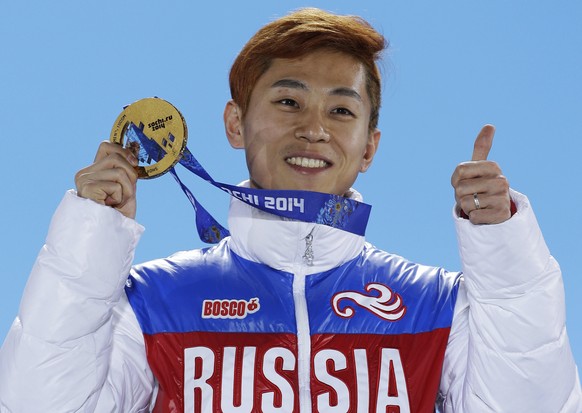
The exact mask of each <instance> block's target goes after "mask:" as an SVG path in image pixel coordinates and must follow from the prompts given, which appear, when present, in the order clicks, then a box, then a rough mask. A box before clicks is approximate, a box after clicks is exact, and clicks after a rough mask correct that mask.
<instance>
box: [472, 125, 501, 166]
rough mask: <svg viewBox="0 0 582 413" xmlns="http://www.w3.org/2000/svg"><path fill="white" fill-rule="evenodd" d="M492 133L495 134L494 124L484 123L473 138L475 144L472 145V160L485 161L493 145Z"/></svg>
mask: <svg viewBox="0 0 582 413" xmlns="http://www.w3.org/2000/svg"><path fill="white" fill-rule="evenodd" d="M493 135H495V126H493V125H485V126H483V129H481V132H479V135H477V138H476V139H475V145H474V146H473V157H472V158H471V160H472V161H485V160H487V156H488V155H489V151H490V150H491V146H492V145H493Z"/></svg>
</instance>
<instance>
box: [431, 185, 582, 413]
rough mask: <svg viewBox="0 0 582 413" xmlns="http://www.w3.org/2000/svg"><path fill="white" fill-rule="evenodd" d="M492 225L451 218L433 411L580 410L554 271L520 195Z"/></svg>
mask: <svg viewBox="0 0 582 413" xmlns="http://www.w3.org/2000/svg"><path fill="white" fill-rule="evenodd" d="M511 197H512V199H513V200H514V202H515V203H516V205H517V209H518V211H517V213H516V214H515V215H514V216H513V217H512V218H511V219H509V220H508V221H506V222H504V223H502V224H498V225H473V224H471V223H470V222H469V221H468V220H465V219H462V218H456V229H457V237H458V241H459V251H460V256H461V263H462V269H463V273H464V280H463V282H462V284H461V287H460V290H459V294H458V299H457V303H456V306H455V316H454V319H453V326H452V328H451V335H450V337H449V344H448V346H447V351H446V354H445V362H444V365H443V373H442V378H441V387H440V404H441V411H443V412H446V413H452V412H456V413H459V412H496V413H499V412H512V413H518V412H556V413H580V412H582V392H581V390H580V382H579V376H578V372H577V369H576V364H575V361H574V358H573V355H572V352H571V349H570V344H569V341H568V335H567V332H566V325H565V304H564V288H563V283H562V276H561V273H560V268H559V266H558V263H557V262H556V261H555V259H554V258H553V257H552V256H551V255H550V252H549V250H548V248H547V246H546V244H545V242H544V239H543V236H542V234H541V231H540V228H539V226H538V224H537V221H536V219H535V216H534V214H533V211H532V209H531V207H530V205H529V202H528V200H527V198H526V197H525V196H524V195H522V194H519V193H517V192H515V191H512V192H511Z"/></svg>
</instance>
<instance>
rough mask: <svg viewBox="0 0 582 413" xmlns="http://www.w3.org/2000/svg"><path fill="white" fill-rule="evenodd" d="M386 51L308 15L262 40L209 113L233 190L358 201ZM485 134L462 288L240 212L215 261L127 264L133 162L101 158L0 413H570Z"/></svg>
mask: <svg viewBox="0 0 582 413" xmlns="http://www.w3.org/2000/svg"><path fill="white" fill-rule="evenodd" d="M384 47H385V42H384V39H383V37H382V36H381V35H379V34H378V33H377V32H376V31H375V30H373V29H372V28H371V27H370V26H369V25H368V24H367V23H366V22H364V21H362V20H360V19H358V18H353V17H346V16H336V15H332V14H329V13H325V12H322V11H319V10H315V9H307V10H303V11H298V12H296V13H292V14H290V15H289V16H286V17H284V18H282V19H279V20H277V21H275V22H273V23H271V24H269V25H267V26H265V27H264V28H262V29H261V30H260V31H259V32H258V33H257V34H256V35H255V36H254V37H253V38H252V39H251V40H250V41H249V43H247V45H246V46H245V48H244V49H243V51H241V53H240V55H239V56H238V58H237V60H236V61H235V63H234V65H233V68H232V70H231V77H230V83H231V93H232V100H231V101H229V102H228V103H227V105H226V108H225V112H224V122H225V129H226V135H227V138H228V140H229V142H230V144H231V145H232V146H233V147H235V148H244V150H245V153H246V159H247V166H248V169H249V181H247V182H246V183H244V184H243V186H250V187H252V188H259V189H264V190H277V189H286V190H293V189H301V190H310V191H318V192H325V193H330V194H334V195H342V196H345V197H348V198H351V199H355V200H361V197H360V195H359V194H358V193H357V192H356V191H355V190H354V189H352V184H353V183H354V181H355V179H356V177H357V175H358V174H359V173H360V172H365V171H366V170H367V169H368V167H369V166H370V164H371V162H372V160H373V158H374V155H375V153H376V150H377V148H378V144H379V140H380V132H379V131H378V130H377V129H376V126H377V120H378V110H379V107H380V79H379V74H378V70H377V67H376V64H375V62H376V60H377V59H378V57H379V54H380V53H381V51H382V50H383V49H384ZM493 132H494V130H493V128H492V127H491V126H485V127H484V128H483V129H482V131H481V132H480V133H479V135H478V136H477V139H476V141H475V150H474V152H473V157H472V161H470V162H465V163H462V164H460V165H459V166H458V167H457V169H456V170H455V172H454V174H453V177H452V184H453V187H454V190H455V198H456V203H457V208H456V211H457V215H458V216H457V217H456V226H457V232H458V236H459V243H460V251H461V258H462V260H463V269H464V275H463V276H462V275H461V274H458V273H450V272H447V271H445V270H443V269H440V268H431V267H426V266H422V265H418V264H414V263H411V262H408V261H406V260H404V259H403V258H401V257H397V256H394V255H391V254H387V253H385V252H383V251H381V250H379V249H377V248H375V247H373V246H371V245H370V244H367V243H365V241H364V238H363V236H360V235H357V234H354V233H350V232H346V231H342V230H338V229H336V228H332V227H330V226H326V225H320V224H314V223H311V222H300V221H292V220H288V219H282V218H279V217H276V216H273V215H270V214H267V213H265V212H261V211H259V210H257V209H254V208H253V207H251V206H248V205H246V204H243V203H242V202H240V201H238V200H236V199H233V200H232V204H231V211H230V215H229V228H230V230H231V234H232V235H231V236H230V237H228V238H226V239H224V240H223V241H222V242H220V243H219V244H218V245H217V246H215V247H213V248H210V249H205V250H199V251H189V252H184V253H179V254H176V255H175V256H172V257H170V258H168V259H166V260H158V261H154V262H151V263H146V264H143V265H139V266H136V267H134V268H133V269H130V267H131V262H132V258H133V251H134V249H135V247H136V244H137V241H138V238H139V235H140V234H141V231H142V228H141V227H140V226H139V225H138V224H137V223H136V222H135V221H134V218H135V213H136V179H137V174H136V172H135V170H134V166H135V165H136V164H137V161H136V159H135V157H134V156H133V155H132V154H131V153H130V151H128V150H126V149H123V148H122V147H120V146H117V145H113V144H110V143H103V144H102V145H101V146H100V147H99V149H98V151H97V155H96V158H95V162H94V163H93V164H92V165H90V166H88V167H87V168H84V169H83V170H81V171H79V173H78V174H77V175H76V186H77V192H76V193H74V192H71V193H68V194H67V195H66V197H65V199H64V201H63V203H62V204H61V205H60V207H59V209H58V210H57V212H56V214H55V218H54V219H53V223H52V225H51V229H50V231H49V236H48V238H47V244H46V246H45V248H44V249H43V251H42V252H41V254H40V256H39V258H38V261H37V264H36V266H35V268H34V270H33V273H32V275H31V278H30V281H29V283H28V285H27V289H26V291H25V295H24V298H23V303H22V306H21V309H20V313H19V317H18V318H17V320H16V321H15V323H14V325H13V327H12V329H11V331H10V333H9V335H8V337H7V340H6V343H5V345H4V347H3V348H2V352H1V354H0V406H1V409H2V411H59V412H60V411H124V412H126V411H131V412H140V411H146V410H148V409H149V408H150V406H151V408H153V409H154V411H164V412H166V411H167V412H170V411H188V412H191V411H196V412H199V411H200V412H212V411H225V412H251V411H254V412H256V411H262V412H291V411H301V412H309V411H314V412H315V411H321V412H339V411H342V412H347V411H349V412H368V411H374V412H377V411H381V412H386V411H388V412H401V413H403V412H432V411H433V410H434V406H435V403H438V404H439V405H440V407H441V409H442V410H443V411H445V412H489V411H492V412H502V411H507V412H520V411H540V412H579V411H580V409H581V408H582V396H581V392H580V385H579V383H578V378H577V371H576V366H575V364H574V362H573V359H572V355H571V352H570V348H569V343H568V338H567V335H566V332H565V325H564V308H563V307H564V303H563V291H562V284H561V276H560V273H559V269H558V266H557V263H556V262H555V261H554V260H553V258H552V257H551V256H550V255H549V252H548V250H547V248H546V246H545V244H544V242H543V238H542V237H541V233H540V231H539V228H538V226H537V224H536V222H535V217H534V215H533V212H532V211H531V207H530V206H529V203H528V201H527V198H525V196H523V195H521V194H518V193H516V192H514V191H510V189H509V187H508V184H507V181H506V179H505V178H504V177H503V176H502V174H501V170H500V169H499V167H498V166H497V165H496V164H495V163H494V162H491V161H488V160H487V156H488V152H489V149H490V148H491V145H492V139H493ZM338 205H339V206H340V207H341V205H342V204H341V203H338ZM128 273H130V277H129V278H128V277H127V274H128ZM124 285H125V288H124ZM150 401H151V405H150Z"/></svg>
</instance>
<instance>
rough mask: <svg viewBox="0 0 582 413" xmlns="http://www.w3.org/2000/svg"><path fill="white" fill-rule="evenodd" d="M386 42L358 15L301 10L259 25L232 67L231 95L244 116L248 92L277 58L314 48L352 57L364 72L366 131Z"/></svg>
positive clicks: (375, 110)
mask: <svg viewBox="0 0 582 413" xmlns="http://www.w3.org/2000/svg"><path fill="white" fill-rule="evenodd" d="M387 46H388V42H387V41H386V39H385V38H384V36H382V35H381V34H380V33H378V32H377V31H376V30H375V29H374V28H373V27H372V26H371V25H370V24H369V23H368V22H367V21H366V20H364V19H363V18H361V17H358V16H345V15H337V14H333V13H329V12H327V11H324V10H320V9H316V8H304V9H299V10H297V11H295V12H293V13H290V14H288V15H286V16H284V17H282V18H280V19H277V20H275V21H273V22H271V23H269V24H267V25H266V26H264V27H262V28H261V29H260V30H259V31H258V32H257V33H256V34H255V35H254V36H253V37H252V38H251V39H250V40H249V41H248V42H247V44H246V45H245V46H244V47H243V49H242V50H241V52H240V53H239V55H238V56H237V58H236V59H235V61H234V63H233V65H232V67H231V69H230V76H229V81H230V93H231V97H232V99H233V100H234V101H235V102H236V103H237V104H238V105H239V107H240V109H241V111H242V114H243V116H244V114H245V113H246V110H247V109H248V105H249V102H250V99H251V94H252V91H253V89H254V87H255V85H256V83H257V81H258V80H259V78H260V77H261V76H262V75H263V74H264V73H265V72H266V71H267V70H268V69H269V67H270V65H271V62H272V60H273V59H275V58H286V59H293V58H297V57H301V56H303V55H305V54H308V53H310V52H313V51H315V50H318V49H329V50H333V51H338V52H343V53H346V54H348V55H351V56H352V57H354V58H355V59H356V60H358V61H360V62H361V63H362V64H363V66H364V68H365V71H366V89H367V92H368V95H369V98H370V102H371V112H370V122H369V130H370V131H373V130H374V129H375V128H376V126H377V125H378V116H379V112H380V103H381V96H380V95H381V80H380V71H379V69H378V65H377V61H378V60H380V57H381V53H382V51H383V50H384V49H385V48H386V47H387Z"/></svg>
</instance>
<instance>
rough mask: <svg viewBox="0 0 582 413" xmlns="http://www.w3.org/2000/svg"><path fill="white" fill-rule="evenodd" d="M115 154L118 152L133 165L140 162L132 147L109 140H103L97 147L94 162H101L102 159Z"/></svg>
mask: <svg viewBox="0 0 582 413" xmlns="http://www.w3.org/2000/svg"><path fill="white" fill-rule="evenodd" d="M113 154H117V155H119V156H121V157H123V158H125V159H126V160H127V162H129V164H130V165H132V166H137V164H138V161H137V158H136V157H135V154H134V153H133V151H132V150H131V149H129V148H124V147H123V146H121V145H119V144H117V143H113V142H108V141H103V142H101V144H100V145H99V148H98V149H97V153H96V154H95V161H94V162H99V161H100V160H102V159H105V158H107V157H108V156H110V155H113Z"/></svg>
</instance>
